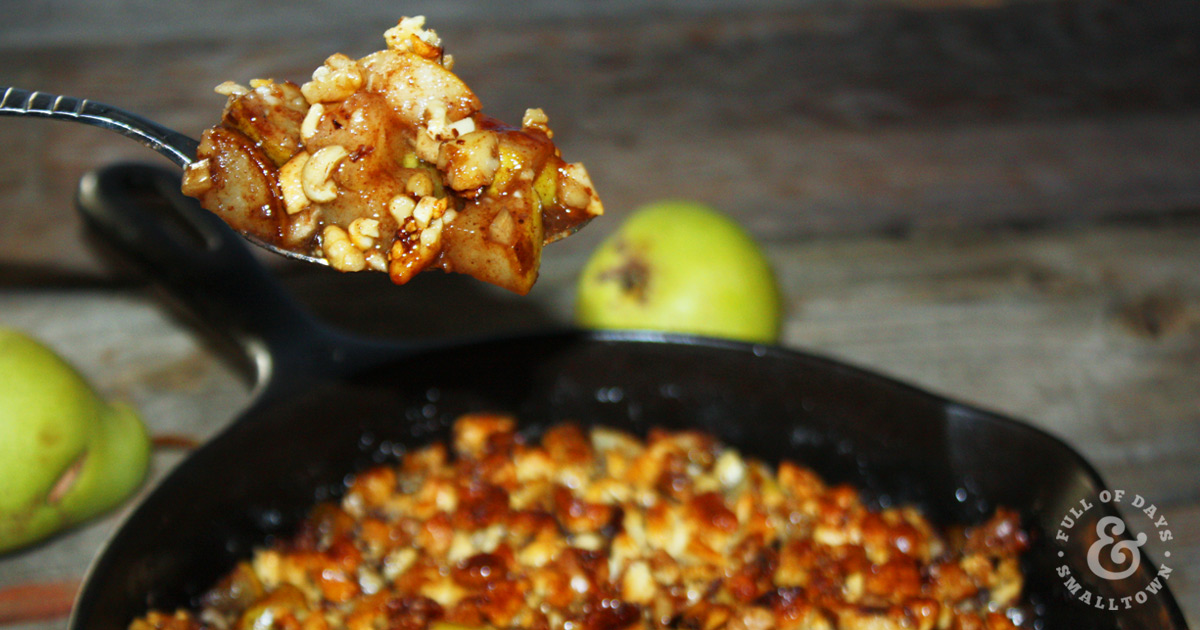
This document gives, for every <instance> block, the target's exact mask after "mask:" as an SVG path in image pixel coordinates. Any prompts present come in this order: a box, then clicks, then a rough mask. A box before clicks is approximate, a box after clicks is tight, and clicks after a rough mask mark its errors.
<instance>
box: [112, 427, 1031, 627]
mask: <svg viewBox="0 0 1200 630" xmlns="http://www.w3.org/2000/svg"><path fill="white" fill-rule="evenodd" d="M1019 525H1020V523H1019V521H1018V519H1017V517H1016V515H1015V514H1013V513H1011V512H1009V511H1007V510H999V511H997V512H996V513H995V514H994V515H993V516H992V517H991V518H990V519H989V520H987V521H985V522H983V523H981V524H979V525H976V526H973V527H967V528H964V529H962V530H961V531H960V532H959V533H957V534H955V535H947V534H943V533H941V532H939V531H937V530H936V529H935V528H934V527H933V525H932V524H931V523H930V522H929V521H928V520H927V519H926V517H924V516H923V515H922V514H921V513H920V512H918V511H917V510H916V509H915V508H912V507H909V506H902V507H890V508H886V509H878V510H876V509H870V508H868V507H867V506H866V504H865V503H864V500H863V498H862V497H860V496H859V494H858V493H857V492H856V491H855V490H853V489H851V488H848V487H846V486H829V485H826V484H825V483H824V482H822V481H821V480H820V479H819V478H818V477H817V476H816V475H815V473H813V472H812V471H810V470H808V469H804V468H801V467H799V466H797V465H796V464H794V463H789V462H784V463H783V464H780V465H779V466H778V467H777V468H776V469H772V468H771V467H769V466H767V465H766V464H764V463H763V462H761V461H757V460H754V459H748V458H744V457H742V455H740V454H739V453H738V452H737V451H736V450H734V449H732V448H729V447H726V446H724V445H722V444H721V443H719V442H717V441H716V440H715V439H713V438H712V437H711V436H708V435H706V434H703V433H700V432H697V431H674V432H672V431H664V430H652V431H651V432H650V434H649V435H648V436H647V437H646V439H644V440H642V439H638V438H636V437H634V436H632V435H629V434H626V433H623V432H620V431H616V430H614V429H611V428H604V427H595V428H592V429H590V430H585V429H583V428H582V427H580V426H578V425H574V424H560V425H557V426H552V427H550V428H549V429H547V430H546V431H545V433H544V434H542V436H541V439H540V441H538V440H533V439H531V438H527V437H526V436H525V435H524V434H523V433H518V427H517V424H516V422H515V421H514V420H513V419H512V418H510V417H508V416H503V415H495V414H487V413H481V414H470V415H466V416H463V417H461V418H459V419H458V420H457V421H456V422H455V423H454V426H453V428H452V431H451V437H450V440H449V446H447V445H446V444H441V443H437V444H431V445H428V446H425V447H423V448H418V449H415V450H413V451H411V452H409V453H408V454H406V455H405V456H404V457H403V458H402V459H400V461H398V462H396V463H395V464H387V465H380V466H376V467H374V468H369V469H367V470H365V471H363V472H361V473H359V474H358V475H355V476H354V477H353V478H352V479H350V480H349V483H348V485H347V491H346V494H345V496H344V497H342V499H341V500H340V503H336V504H335V503H327V504H322V505H320V506H318V507H316V508H315V509H314V510H313V511H312V513H311V514H310V516H309V517H308V518H307V519H306V521H305V522H304V523H303V524H301V526H300V528H299V531H298V532H297V533H296V535H295V536H294V537H292V538H291V539H289V540H281V541H278V542H276V543H274V544H273V545H272V546H270V547H265V548H261V549H259V550H257V551H256V552H255V553H254V556H253V557H252V558H250V559H248V560H247V561H245V562H243V563H242V564H241V565H239V566H238V568H237V569H235V571H234V572H233V573H232V574H231V575H230V576H229V577H227V578H226V579H225V580H224V581H222V582H221V583H220V584H219V585H217V586H216V587H214V588H213V589H212V590H211V591H210V592H209V593H208V594H207V595H205V596H204V597H202V598H201V601H202V602H204V606H203V608H202V610H200V611H198V612H188V611H182V612H179V613H176V614H175V616H173V617H171V616H168V615H166V614H164V613H159V612H151V613H149V614H148V615H147V616H146V617H145V618H143V619H139V620H137V621H135V622H134V623H133V625H131V626H130V630H217V629H222V628H249V627H259V626H262V627H266V626H267V625H269V624H268V623H267V620H271V622H272V623H276V622H277V623H278V626H279V627H287V628H300V629H305V630H314V629H327V628H343V627H344V628H351V629H356V628H403V629H411V630H451V629H456V628H467V627H469V628H495V629H504V630H518V629H521V630H526V629H528V630H534V629H542V630H624V629H627V628H629V629H635V628H636V629H641V630H667V629H678V628H690V629H696V630H705V629H707V630H773V629H780V630H787V629H795V630H800V629H802V628H824V629H828V630H835V629H837V630H841V629H857V628H889V629H890V628H935V627H937V628H988V629H989V630H1013V629H1015V627H1016V626H1014V625H1013V623H1012V621H1010V619H1009V617H1007V616H1006V615H1005V613H1006V612H1007V608H1008V607H1010V606H1013V605H1015V604H1016V602H1017V601H1018V599H1019V597H1020V593H1021V590H1022V588H1023V582H1024V580H1023V577H1022V575H1021V571H1020V564H1019V557H1018V554H1019V553H1020V552H1021V551H1023V550H1024V549H1025V548H1026V547H1027V545H1028V538H1027V536H1026V534H1025V533H1024V532H1023V531H1022V530H1021V528H1020V527H1019ZM826 530H827V531H833V530H836V531H837V532H838V536H837V540H828V541H826V540H822V539H821V538H820V537H818V536H817V535H816V532H818V531H826ZM202 620H203V621H202Z"/></svg>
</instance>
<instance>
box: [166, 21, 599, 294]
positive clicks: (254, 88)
mask: <svg viewBox="0 0 1200 630" xmlns="http://www.w3.org/2000/svg"><path fill="white" fill-rule="evenodd" d="M384 38H385V40H386V41H387V48H386V49H384V50H381V51H378V52H375V53H372V54H370V55H367V56H365V57H363V58H361V59H357V60H355V59H351V58H350V57H347V56H346V55H342V54H335V55H332V56H330V57H328V58H327V59H326V60H325V63H324V64H323V65H322V66H321V67H320V68H317V70H316V71H314V72H313V75H312V79H311V80H310V81H308V82H306V83H304V84H303V85H299V86H298V85H296V84H294V83H290V82H286V81H285V82H277V81H274V80H270V79H256V80H254V81H251V82H250V85H249V86H241V85H238V84H234V83H229V82H227V83H224V84H222V85H220V86H218V92H220V93H222V94H225V95H227V97H228V100H227V102H226V105H225V110H224V113H223V116H222V119H221V122H220V124H218V125H215V126H214V127H212V128H210V129H208V130H207V131H205V132H204V134H203V135H202V137H201V143H200V147H199V150H198V152H197V156H196V161H195V162H194V163H193V164H192V165H191V166H190V167H189V168H188V169H187V170H186V172H185V176H184V182H183V190H184V192H185V193H186V194H188V195H191V196H193V197H196V198H197V199H199V200H200V202H201V205H203V206H204V207H205V208H206V209H208V210H211V211H212V212H215V213H216V214H218V215H219V216H221V217H222V218H223V219H224V220H225V221H226V222H227V223H229V224H230V225H231V226H233V227H234V228H235V229H237V230H239V231H241V232H243V233H246V234H250V235H253V236H255V237H257V238H258V239H260V240H262V241H265V242H267V243H270V244H272V245H275V246H277V247H280V248H282V249H286V250H290V251H294V252H297V253H300V254H303V255H306V256H312V257H315V258H319V259H321V258H323V259H324V260H325V261H327V262H328V263H329V265H330V266H332V267H333V268H335V269H337V270H339V271H362V270H375V271H382V272H385V273H388V274H389V276H390V277H391V279H392V280H393V281H394V282H395V283H397V284H404V283H406V282H408V281H409V280H411V279H412V278H413V276H415V275H416V274H417V273H420V272H421V271H424V270H426V269H442V270H444V271H454V272H460V273H466V274H469V275H471V276H473V277H476V278H478V279H480V280H483V281H485V282H490V283H492V284H496V285H499V286H502V287H504V288H507V289H509V290H511V291H514V292H516V293H521V294H524V293H527V292H528V291H529V289H530V288H531V287H532V285H533V283H534V281H535V280H536V279H537V272H538V267H539V265H540V260H541V247H542V245H543V244H545V243H550V242H553V241H555V240H558V239H560V238H563V237H564V236H567V235H569V234H571V233H573V232H574V231H575V230H577V229H578V228H579V227H580V226H582V225H583V224H585V223H587V222H588V221H590V220H591V219H592V218H594V217H596V216H598V215H600V214H602V213H603V205H602V204H601V203H600V199H599V197H598V196H597V194H596V192H595V190H594V188H593V186H592V182H591V178H590V177H589V175H588V173H587V170H586V169H585V168H584V167H583V165H582V164H570V163H567V162H565V161H564V160H563V159H562V157H561V155H560V152H559V150H558V147H556V146H555V145H554V143H553V142H552V140H551V139H552V138H553V135H554V134H553V132H552V131H551V129H550V127H549V121H548V119H547V117H546V115H545V113H544V112H542V110H540V109H529V110H527V111H526V112H525V115H524V117H523V118H522V121H521V124H520V126H519V127H517V126H508V125H504V124H503V123H500V122H499V121H497V120H494V119H492V118H489V117H488V116H486V115H484V114H483V113H482V111H481V110H482V105H481V103H480V101H479V98H478V97H477V96H476V95H475V94H474V93H473V92H472V91H471V89H470V88H469V87H468V86H467V85H466V84H465V83H463V82H462V80H461V79H459V78H458V76H457V75H455V74H454V72H453V71H452V68H453V65H454V63H453V59H452V58H451V57H450V56H449V55H446V54H444V52H443V49H442V43H441V39H440V38H439V37H438V36H437V34H436V33H435V32H434V31H432V30H427V29H425V28H424V20H423V18H405V19H403V20H401V21H400V23H399V24H398V25H397V26H396V27H394V28H392V29H389V30H388V31H387V32H386V33H385V37H384Z"/></svg>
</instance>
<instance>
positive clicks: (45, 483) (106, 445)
mask: <svg viewBox="0 0 1200 630" xmlns="http://www.w3.org/2000/svg"><path fill="white" fill-rule="evenodd" d="M149 461H150V440H149V437H148V436H147V434H146V429H145V427H144V426H143V425H142V422H141V420H139V419H138V417H137V415H136V414H135V413H134V412H133V410H132V409H131V408H130V407H128V406H126V405H122V404H108V403H106V402H104V401H103V400H101V399H100V398H99V396H97V395H96V392H95V391H94V390H93V389H92V388H91V387H90V386H89V385H88V383H87V382H86V381H84V379H83V377H82V376H80V375H79V373H78V372H76V371H75V370H74V369H73V368H72V367H71V366H70V365H68V364H67V363H66V362H65V361H64V360H63V359H61V358H60V357H59V356H58V355H56V354H55V353H54V352H53V351H52V350H50V349H49V348H47V347H45V346H44V345H42V344H41V343H39V342H37V341H35V340H34V339H31V338H30V337H28V336H26V335H24V334H22V333H19V332H17V331H14V330H9V329H5V328H0V553H3V552H6V551H11V550H13V549H16V548H19V547H23V546H26V545H28V544H31V543H33V542H36V541H39V540H42V539H44V538H46V537H48V536H50V535H52V534H54V533H56V532H58V531H61V530H63V529H65V528H67V527H70V526H72V525H75V524H78V523H80V522H82V521H85V520H87V519H89V518H91V517H93V516H96V515H98V514H100V513H102V512H105V511H107V510H108V509H110V508H112V507H114V506H116V505H117V504H119V503H120V502H121V501H122V500H123V499H125V498H126V497H127V496H129V494H130V493H132V492H133V491H134V490H135V489H136V488H137V487H138V486H139V485H140V484H141V481H142V479H143V478H144V477H145V475H146V469H147V467H148V465H149Z"/></svg>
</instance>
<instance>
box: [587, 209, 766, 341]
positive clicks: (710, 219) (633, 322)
mask: <svg viewBox="0 0 1200 630" xmlns="http://www.w3.org/2000/svg"><path fill="white" fill-rule="evenodd" d="M782 310H783V309H782V304H781V299H780V291H779V286H778V284H777V282H776V280H775V274H774V273H773V272H772V270H771V265H770V263H769V262H768V260H767V258H766V256H765V255H764V254H763V252H762V250H761V248H760V247H759V246H758V244H757V243H756V242H755V241H754V239H753V238H752V237H751V236H750V235H749V234H748V233H747V232H746V231H745V230H744V229H742V227H741V226H739V225H738V224H737V223H736V222H734V221H733V220H732V219H730V218H729V217H727V216H725V215H724V214H721V213H720V212H718V211H716V210H714V209H712V208H710V207H708V206H705V205H703V204H699V203H694V202H689V201H661V202H658V203H653V204H650V205H648V206H644V207H642V208H639V209H638V210H636V211H635V212H634V213H633V214H631V215H630V216H629V217H628V218H627V219H626V220H625V221H624V222H623V223H622V224H621V226H620V227H619V228H618V229H617V231H616V232H614V233H613V234H611V235H609V237H608V238H606V239H605V240H604V241H603V242H602V243H600V245H599V246H598V247H597V248H596V251H595V252H593V253H592V255H591V257H590V258H589V259H588V262H587V264H586V265H585V266H584V269H583V272H582V274H581V275H580V278H579V283H578V287H577V293H576V302H575V320H576V322H577V323H578V324H580V325H581V326H584V327H586V328H601V329H603V328H608V329H645V330H661V331H668V332H680V333H689V334H697V335H705V336H710V337H724V338H730V339H738V340H742V341H752V342H759V343H774V342H776V341H777V340H778V339H779V329H780V325H781V318H782Z"/></svg>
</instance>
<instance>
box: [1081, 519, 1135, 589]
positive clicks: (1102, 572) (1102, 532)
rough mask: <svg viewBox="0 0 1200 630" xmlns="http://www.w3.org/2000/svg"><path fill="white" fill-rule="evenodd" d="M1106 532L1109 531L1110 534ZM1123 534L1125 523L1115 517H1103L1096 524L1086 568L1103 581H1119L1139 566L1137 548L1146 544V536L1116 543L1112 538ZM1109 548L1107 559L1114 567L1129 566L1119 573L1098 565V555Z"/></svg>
mask: <svg viewBox="0 0 1200 630" xmlns="http://www.w3.org/2000/svg"><path fill="white" fill-rule="evenodd" d="M1106 530H1111V533H1110V532H1109V531H1106ZM1124 532H1125V521H1122V520H1121V519H1120V518H1119V517H1116V516H1105V517H1104V518H1102V519H1100V521H1099V522H1097V523H1096V536H1097V540H1096V542H1094V543H1092V546H1091V547H1088V553H1087V563H1088V568H1089V569H1091V570H1092V573H1095V574H1096V576H1097V577H1100V578H1103V579H1105V580H1120V579H1124V578H1127V577H1129V576H1130V575H1133V572H1134V571H1137V569H1138V565H1139V564H1141V562H1142V558H1141V555H1139V554H1138V552H1137V548H1138V547H1141V546H1142V545H1144V544H1146V535H1145V534H1141V533H1139V534H1138V535H1137V541H1136V542H1135V541H1132V540H1122V541H1120V542H1118V541H1117V540H1116V539H1115V538H1113V536H1120V535H1121V534H1122V533H1124ZM1109 547H1111V548H1112V551H1110V552H1109V554H1108V557H1109V559H1110V560H1112V562H1113V564H1114V565H1116V566H1118V567H1119V566H1122V565H1124V564H1126V563H1128V564H1129V566H1128V567H1125V568H1124V569H1123V570H1121V571H1109V570H1108V569H1106V568H1104V567H1103V566H1101V564H1100V554H1101V553H1102V552H1103V551H1104V550H1105V549H1107V548H1109Z"/></svg>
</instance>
